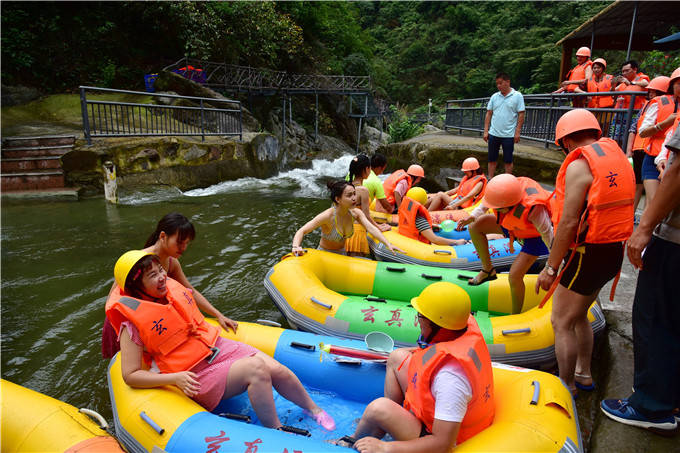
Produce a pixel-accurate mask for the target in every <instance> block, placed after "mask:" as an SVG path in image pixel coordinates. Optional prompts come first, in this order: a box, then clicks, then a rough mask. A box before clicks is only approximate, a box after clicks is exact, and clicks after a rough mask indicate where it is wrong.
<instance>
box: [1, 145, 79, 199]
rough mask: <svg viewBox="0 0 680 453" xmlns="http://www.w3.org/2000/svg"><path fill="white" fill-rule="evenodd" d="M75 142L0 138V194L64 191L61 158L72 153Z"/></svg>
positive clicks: (64, 184)
mask: <svg viewBox="0 0 680 453" xmlns="http://www.w3.org/2000/svg"><path fill="white" fill-rule="evenodd" d="M75 140H76V137H75V136H74V135H46V136H41V137H5V138H3V139H2V158H1V159H0V165H1V167H0V169H1V183H2V186H1V188H2V192H3V193H4V192H14V191H32V190H38V191H40V190H45V189H63V188H64V187H65V186H66V182H65V180H64V171H63V170H62V168H61V156H63V155H64V154H65V153H67V152H68V151H70V150H71V149H73V145H74V143H75Z"/></svg>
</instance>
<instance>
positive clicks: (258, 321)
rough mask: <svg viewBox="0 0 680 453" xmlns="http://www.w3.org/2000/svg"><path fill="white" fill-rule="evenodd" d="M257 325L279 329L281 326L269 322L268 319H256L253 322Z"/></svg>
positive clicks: (274, 322)
mask: <svg viewBox="0 0 680 453" xmlns="http://www.w3.org/2000/svg"><path fill="white" fill-rule="evenodd" d="M255 322H256V323H257V324H262V325H263V326H269V327H281V324H280V323H278V322H276V321H270V320H269V319H258V320H257V321H255Z"/></svg>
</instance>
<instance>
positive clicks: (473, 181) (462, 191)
mask: <svg viewBox="0 0 680 453" xmlns="http://www.w3.org/2000/svg"><path fill="white" fill-rule="evenodd" d="M480 181H481V183H482V190H480V191H479V193H478V194H477V195H475V196H474V197H472V198H470V199H469V200H468V201H466V202H465V203H463V204H461V205H460V207H461V208H467V207H469V206H472V205H473V204H475V203H477V202H478V201H479V200H481V199H482V197H484V189H486V183H487V179H486V176H484V175H474V176H473V177H472V178H468V177H467V175H465V177H464V178H463V179H462V180H461V181H460V184H459V185H458V190H456V195H457V196H458V197H460V198H463V197H465V196H467V194H469V193H470V191H472V189H474V188H475V186H476V185H477V184H478V183H479V182H480Z"/></svg>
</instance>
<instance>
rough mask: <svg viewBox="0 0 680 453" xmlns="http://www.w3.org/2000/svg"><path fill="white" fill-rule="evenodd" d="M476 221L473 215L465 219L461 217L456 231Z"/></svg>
mask: <svg viewBox="0 0 680 453" xmlns="http://www.w3.org/2000/svg"><path fill="white" fill-rule="evenodd" d="M474 221H475V218H474V217H472V216H470V217H466V218H465V219H460V220H459V221H458V225H456V231H463V228H465V227H466V226H467V225H469V224H471V223H472V222H474Z"/></svg>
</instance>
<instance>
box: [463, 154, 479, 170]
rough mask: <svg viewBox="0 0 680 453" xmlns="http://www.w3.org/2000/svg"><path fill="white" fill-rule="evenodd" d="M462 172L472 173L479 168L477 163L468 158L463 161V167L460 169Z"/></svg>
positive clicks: (473, 159)
mask: <svg viewBox="0 0 680 453" xmlns="http://www.w3.org/2000/svg"><path fill="white" fill-rule="evenodd" d="M460 168H461V170H463V171H472V170H477V169H478V168H479V161H478V160H477V159H475V158H474V157H468V158H467V159H465V160H464V161H463V165H462V166H461V167H460Z"/></svg>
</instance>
